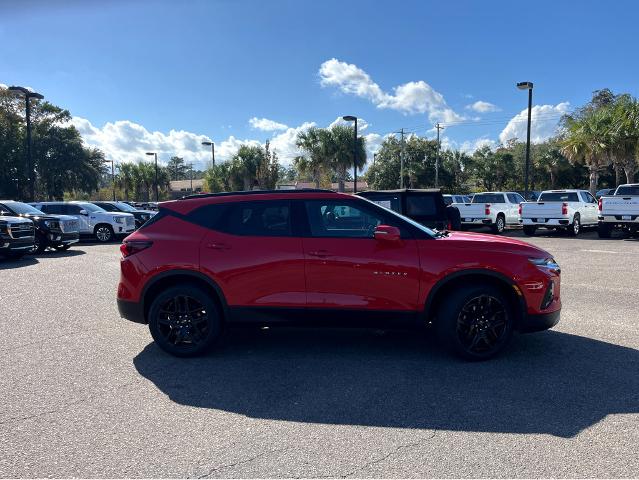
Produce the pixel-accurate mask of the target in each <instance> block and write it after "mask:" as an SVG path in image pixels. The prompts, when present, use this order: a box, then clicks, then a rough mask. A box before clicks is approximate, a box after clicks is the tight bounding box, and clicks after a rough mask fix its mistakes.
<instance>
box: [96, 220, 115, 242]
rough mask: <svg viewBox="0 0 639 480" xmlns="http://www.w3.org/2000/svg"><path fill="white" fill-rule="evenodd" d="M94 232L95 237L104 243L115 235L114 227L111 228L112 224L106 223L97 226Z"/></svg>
mask: <svg viewBox="0 0 639 480" xmlns="http://www.w3.org/2000/svg"><path fill="white" fill-rule="evenodd" d="M93 233H94V234H95V238H97V239H98V241H99V242H102V243H108V242H110V241H111V240H113V237H114V236H115V235H114V234H113V228H111V225H105V224H102V225H98V226H96V227H95V231H94V232H93Z"/></svg>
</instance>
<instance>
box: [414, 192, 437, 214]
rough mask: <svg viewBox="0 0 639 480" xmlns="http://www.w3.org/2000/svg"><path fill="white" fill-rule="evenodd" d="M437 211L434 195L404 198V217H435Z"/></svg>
mask: <svg viewBox="0 0 639 480" xmlns="http://www.w3.org/2000/svg"><path fill="white" fill-rule="evenodd" d="M437 212H438V209H437V204H436V203H435V196H434V195H409V196H408V197H406V215H408V216H409V217H426V216H433V215H437Z"/></svg>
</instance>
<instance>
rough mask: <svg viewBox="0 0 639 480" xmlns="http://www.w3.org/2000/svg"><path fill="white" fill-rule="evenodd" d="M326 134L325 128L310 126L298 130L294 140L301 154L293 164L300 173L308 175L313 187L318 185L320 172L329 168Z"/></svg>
mask: <svg viewBox="0 0 639 480" xmlns="http://www.w3.org/2000/svg"><path fill="white" fill-rule="evenodd" d="M326 135H327V134H326V130H325V129H322V128H317V127H311V128H309V129H308V130H305V131H303V132H300V133H299V134H298V135H297V141H296V142H295V144H296V145H297V147H298V148H299V149H300V150H302V152H303V155H301V156H299V157H296V158H295V159H294V160H293V165H295V168H296V169H297V170H298V171H299V172H300V173H302V175H310V177H311V178H312V181H313V182H315V188H319V187H320V181H321V178H322V174H323V173H325V172H326V171H327V170H328V169H329V168H330V166H329V154H328V152H327V151H326V145H327V143H328V142H327V139H326Z"/></svg>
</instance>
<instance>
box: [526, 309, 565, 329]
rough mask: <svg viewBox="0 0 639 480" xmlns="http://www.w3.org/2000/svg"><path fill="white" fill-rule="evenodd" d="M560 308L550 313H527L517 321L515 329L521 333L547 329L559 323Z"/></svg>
mask: <svg viewBox="0 0 639 480" xmlns="http://www.w3.org/2000/svg"><path fill="white" fill-rule="evenodd" d="M560 316H561V309H559V310H556V311H554V312H550V313H538V314H527V315H526V317H525V318H524V319H523V320H522V321H521V322H520V323H519V326H518V328H517V330H519V331H520V332H521V333H532V332H540V331H542V330H548V329H549V328H552V327H554V326H555V325H557V324H558V323H559V317H560Z"/></svg>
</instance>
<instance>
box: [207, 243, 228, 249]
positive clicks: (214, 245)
mask: <svg viewBox="0 0 639 480" xmlns="http://www.w3.org/2000/svg"><path fill="white" fill-rule="evenodd" d="M206 248H209V249H211V250H228V249H229V248H231V247H229V246H228V245H227V244H225V243H207V244H206Z"/></svg>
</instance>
